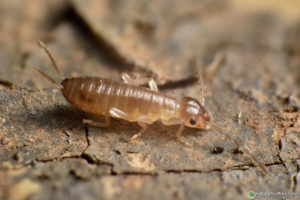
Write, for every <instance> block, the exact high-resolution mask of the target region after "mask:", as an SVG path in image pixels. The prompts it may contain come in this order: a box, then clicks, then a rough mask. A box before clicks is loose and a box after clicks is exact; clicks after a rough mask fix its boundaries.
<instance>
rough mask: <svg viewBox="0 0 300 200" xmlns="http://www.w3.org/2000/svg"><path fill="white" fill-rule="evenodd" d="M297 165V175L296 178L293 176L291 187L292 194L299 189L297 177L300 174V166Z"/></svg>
mask: <svg viewBox="0 0 300 200" xmlns="http://www.w3.org/2000/svg"><path fill="white" fill-rule="evenodd" d="M295 164H296V174H295V175H294V176H292V178H291V179H292V186H291V191H292V192H296V189H297V184H298V181H297V175H298V174H299V173H300V166H299V165H298V164H297V163H296V162H295Z"/></svg>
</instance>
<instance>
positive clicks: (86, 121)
mask: <svg viewBox="0 0 300 200" xmlns="http://www.w3.org/2000/svg"><path fill="white" fill-rule="evenodd" d="M83 123H84V124H87V125H90V126H94V127H108V126H109V124H110V117H109V114H108V113H107V114H106V115H105V121H104V122H95V121H93V120H91V119H83Z"/></svg>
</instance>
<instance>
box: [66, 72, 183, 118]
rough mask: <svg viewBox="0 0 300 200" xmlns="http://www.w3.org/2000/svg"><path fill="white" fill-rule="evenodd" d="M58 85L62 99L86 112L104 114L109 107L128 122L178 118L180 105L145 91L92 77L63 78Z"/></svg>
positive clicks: (154, 92) (146, 89) (140, 88)
mask: <svg viewBox="0 0 300 200" xmlns="http://www.w3.org/2000/svg"><path fill="white" fill-rule="evenodd" d="M61 85H62V86H63V89H62V93H63V95H64V97H65V98H66V100H67V101H68V102H69V103H71V104H72V105H73V106H75V107H77V108H79V109H81V110H83V111H85V112H88V113H93V114H96V115H105V113H106V112H108V110H109V109H110V108H116V109H119V110H121V111H122V112H124V113H126V114H127V115H129V116H130V117H131V118H132V120H131V121H138V119H139V118H140V117H146V118H148V119H150V120H152V121H156V120H159V119H162V120H168V119H170V118H177V117H178V116H179V107H180V106H179V103H178V102H177V101H176V99H175V98H172V97H168V96H166V95H164V94H163V93H160V92H156V91H152V90H150V89H148V88H143V87H137V86H133V85H128V84H124V83H119V82H116V81H112V80H107V79H102V78H93V77H78V78H70V79H65V80H64V81H63V82H62V83H61Z"/></svg>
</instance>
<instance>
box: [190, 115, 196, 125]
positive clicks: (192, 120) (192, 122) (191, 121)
mask: <svg viewBox="0 0 300 200" xmlns="http://www.w3.org/2000/svg"><path fill="white" fill-rule="evenodd" d="M190 124H191V125H196V120H195V118H194V117H192V118H191V119H190Z"/></svg>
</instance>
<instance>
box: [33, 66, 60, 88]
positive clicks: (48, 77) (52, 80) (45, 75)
mask: <svg viewBox="0 0 300 200" xmlns="http://www.w3.org/2000/svg"><path fill="white" fill-rule="evenodd" d="M33 69H34V70H35V71H36V72H38V73H40V74H41V75H42V76H43V77H44V78H46V79H48V81H50V82H51V83H53V84H55V85H56V86H57V87H58V88H59V89H62V88H63V87H62V86H61V85H60V84H59V83H58V82H56V81H55V80H54V79H53V78H51V77H50V76H48V75H47V74H45V73H44V72H42V71H41V70H39V69H37V68H33Z"/></svg>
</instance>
